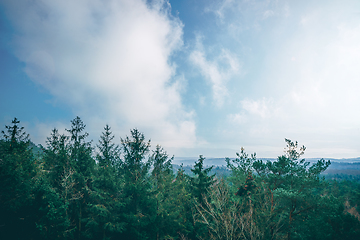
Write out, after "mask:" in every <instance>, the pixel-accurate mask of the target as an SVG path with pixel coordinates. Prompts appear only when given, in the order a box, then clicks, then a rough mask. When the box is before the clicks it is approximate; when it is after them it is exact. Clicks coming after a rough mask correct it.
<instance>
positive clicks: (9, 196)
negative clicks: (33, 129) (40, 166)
mask: <svg viewBox="0 0 360 240" xmlns="http://www.w3.org/2000/svg"><path fill="white" fill-rule="evenodd" d="M5 128H6V130H5V131H1V133H2V139H1V140H0V226H1V227H0V238H1V239H17V238H24V237H26V236H32V235H34V234H35V224H34V221H33V212H32V211H33V209H32V207H31V206H32V203H33V199H32V198H31V193H32V189H33V184H34V177H35V175H36V168H35V162H34V156H33V153H32V150H31V149H30V147H29V144H30V138H29V134H27V133H26V132H25V131H24V127H21V126H20V121H19V120H17V119H16V118H14V120H13V121H12V125H10V126H5ZM18 229H22V231H18Z"/></svg>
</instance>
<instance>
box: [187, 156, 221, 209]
mask: <svg viewBox="0 0 360 240" xmlns="http://www.w3.org/2000/svg"><path fill="white" fill-rule="evenodd" d="M204 160H205V158H204V157H203V156H202V155H200V157H199V160H198V162H197V163H195V165H194V168H193V169H191V171H192V172H193V173H194V177H190V183H191V189H192V190H191V192H192V194H193V196H194V197H195V198H196V199H197V201H198V202H199V203H200V204H203V203H204V199H203V198H204V196H205V195H206V193H207V190H208V189H209V187H210V186H211V185H212V184H214V183H215V181H216V180H215V174H213V175H210V176H209V173H210V171H211V170H212V168H213V167H214V166H211V167H209V168H204Z"/></svg>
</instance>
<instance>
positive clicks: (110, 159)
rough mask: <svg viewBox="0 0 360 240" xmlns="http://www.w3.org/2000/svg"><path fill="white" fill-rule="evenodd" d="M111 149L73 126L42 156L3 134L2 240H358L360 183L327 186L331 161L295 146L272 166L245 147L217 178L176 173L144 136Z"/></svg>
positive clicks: (19, 137)
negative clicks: (307, 156) (310, 159)
mask: <svg viewBox="0 0 360 240" xmlns="http://www.w3.org/2000/svg"><path fill="white" fill-rule="evenodd" d="M115 140H116V139H115V136H114V134H113V133H112V132H111V128H110V126H108V125H106V126H105V127H104V128H103V132H102V135H101V136H100V140H99V142H98V143H97V144H94V143H92V142H91V141H89V140H88V133H87V132H86V125H85V124H84V123H83V121H82V120H81V119H80V118H79V117H76V118H75V119H73V120H72V121H71V124H70V125H69V128H68V129H66V134H60V133H59V131H58V130H57V129H53V130H52V131H51V132H50V133H49V136H48V138H47V141H46V146H44V147H42V149H41V151H37V152H36V151H34V149H33V148H32V147H31V139H30V136H29V135H28V134H27V133H26V130H25V129H24V128H23V127H22V126H21V124H20V122H19V121H18V120H17V119H16V118H15V119H14V120H13V121H12V123H9V125H8V126H5V128H4V130H3V131H2V136H1V140H0V239H4V240H5V239H79V240H80V239H103V240H105V239H156V240H160V239H188V240H190V239H227V240H228V239H294V240H295V239H342V240H345V239H360V215H359V213H358V212H359V209H358V206H360V185H359V183H358V182H354V181H335V180H325V179H323V178H322V177H321V176H320V174H321V173H322V172H324V171H325V170H326V169H327V168H328V167H329V165H330V161H325V160H323V159H322V160H318V161H317V162H316V163H314V164H310V163H309V162H306V160H304V159H302V155H303V154H304V152H305V150H306V148H305V147H304V146H299V145H298V143H297V142H293V141H291V140H289V139H285V147H286V148H285V152H284V154H283V155H281V156H279V157H278V158H277V159H276V160H275V161H263V160H261V159H257V158H256V155H255V154H251V155H248V154H247V153H246V152H245V150H244V149H242V148H241V150H240V152H239V153H236V158H233V159H230V158H226V159H224V163H225V162H226V165H227V168H228V169H229V170H230V171H231V175H230V176H217V175H216V174H213V173H212V172H211V170H212V167H206V159H205V157H203V156H199V159H198V161H197V162H196V163H195V164H194V166H192V169H191V174H186V173H185V171H184V169H183V168H182V167H180V168H178V169H177V170H176V171H174V169H173V165H172V161H173V157H170V156H168V155H167V153H166V151H165V150H164V149H162V148H161V147H160V146H156V147H155V148H151V145H150V141H149V140H147V138H145V136H144V135H143V134H142V133H141V132H140V131H139V130H138V129H133V130H131V131H130V133H129V136H125V137H122V138H120V141H121V144H120V145H117V144H115ZM279 150H280V151H281V149H279ZM234 154H235V153H234Z"/></svg>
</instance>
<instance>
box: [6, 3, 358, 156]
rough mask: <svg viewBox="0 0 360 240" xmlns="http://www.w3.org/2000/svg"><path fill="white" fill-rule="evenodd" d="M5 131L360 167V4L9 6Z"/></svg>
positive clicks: (38, 138)
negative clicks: (80, 134)
mask: <svg viewBox="0 0 360 240" xmlns="http://www.w3.org/2000/svg"><path fill="white" fill-rule="evenodd" d="M0 90H1V94H0V124H1V126H2V127H1V129H4V126H5V125H9V124H10V122H11V120H12V119H13V118H14V117H17V118H18V119H19V120H20V121H21V123H22V125H23V126H25V127H26V130H27V132H28V133H30V135H31V139H32V141H34V142H35V143H41V144H44V143H45V140H46V137H48V136H49V134H50V131H51V129H52V128H54V127H56V128H58V129H59V130H64V129H65V128H69V127H70V120H71V119H73V118H74V117H76V116H80V117H81V118H82V120H83V121H84V122H85V124H86V125H87V128H86V130H87V132H89V133H90V138H91V139H93V140H94V142H97V139H98V138H99V136H100V134H101V132H102V131H103V127H104V126H105V124H109V125H110V126H111V127H112V130H113V133H114V134H115V136H116V139H117V142H120V140H119V139H120V137H125V136H126V135H129V133H130V131H129V130H130V129H132V128H138V129H139V130H140V131H141V132H143V133H144V134H145V137H146V138H148V139H149V138H150V139H151V141H152V145H153V146H155V145H156V144H160V145H161V146H163V147H164V149H165V150H166V151H167V152H168V153H169V154H170V155H173V154H175V156H177V157H196V156H198V155H199V154H203V155H204V156H205V157H226V156H228V157H233V156H235V152H237V151H239V149H240V147H244V148H245V150H246V151H247V152H249V153H252V152H256V153H257V156H259V157H276V156H279V155H281V154H282V153H283V148H284V147H285V142H284V138H289V139H292V140H294V141H298V142H299V143H300V144H301V145H305V146H306V147H307V151H306V152H307V153H306V155H305V157H328V158H329V157H333V158H350V157H359V156H360V94H359V92H360V1H358V0H339V1H329V0H319V1H311V0H309V1H307V0H305V1H295V0H291V1H290V0H288V1H286V0H275V1H273V0H264V1H260V0H259V1H257V0H170V1H165V0H164V1H160V0H159V1H157V0H152V1H145V0H77V1H73V0H52V1H47V0H17V1H13V0H2V1H1V2H0Z"/></svg>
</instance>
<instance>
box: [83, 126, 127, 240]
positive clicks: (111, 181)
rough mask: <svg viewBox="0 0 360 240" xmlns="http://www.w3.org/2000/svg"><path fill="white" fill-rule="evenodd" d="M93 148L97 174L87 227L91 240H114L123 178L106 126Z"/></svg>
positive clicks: (118, 226)
mask: <svg viewBox="0 0 360 240" xmlns="http://www.w3.org/2000/svg"><path fill="white" fill-rule="evenodd" d="M104 130H105V131H104V132H103V133H102V135H101V136H100V140H99V144H98V145H97V148H98V153H97V155H96V159H97V161H98V166H97V172H96V175H95V177H94V182H93V187H94V189H93V191H91V203H89V205H88V206H89V211H90V214H89V218H88V220H87V227H88V228H89V229H90V230H89V234H88V237H89V238H91V239H114V238H115V237H117V236H118V234H119V233H121V232H122V231H123V230H124V227H125V225H126V224H125V223H124V222H123V221H122V218H121V211H122V208H123V207H124V203H123V201H122V196H121V191H122V188H123V178H122V176H120V175H119V174H118V167H119V162H120V149H119V146H118V145H116V144H115V143H113V142H112V140H113V139H114V136H113V135H112V132H111V131H110V130H111V128H110V127H109V126H108V125H106V126H105V127H104Z"/></svg>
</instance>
